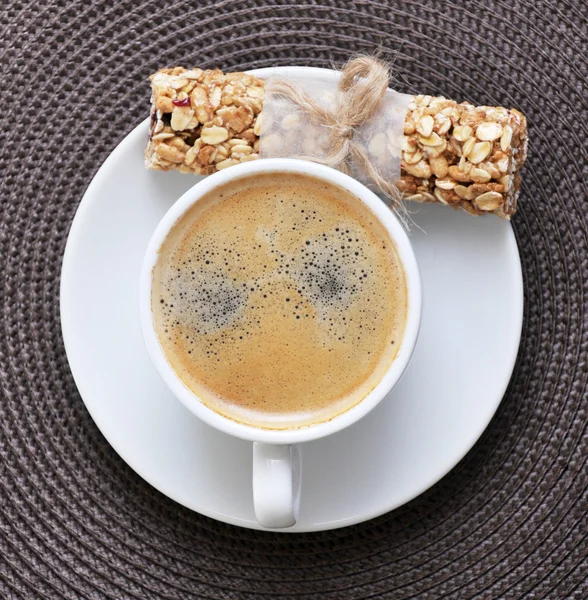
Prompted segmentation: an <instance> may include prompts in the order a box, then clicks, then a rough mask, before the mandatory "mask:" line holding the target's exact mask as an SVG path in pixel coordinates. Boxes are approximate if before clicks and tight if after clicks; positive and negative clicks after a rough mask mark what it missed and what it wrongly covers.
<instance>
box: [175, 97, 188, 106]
mask: <svg viewBox="0 0 588 600" xmlns="http://www.w3.org/2000/svg"><path fill="white" fill-rule="evenodd" d="M172 104H173V105H174V106H190V98H189V97H188V98H184V99H183V100H172Z"/></svg>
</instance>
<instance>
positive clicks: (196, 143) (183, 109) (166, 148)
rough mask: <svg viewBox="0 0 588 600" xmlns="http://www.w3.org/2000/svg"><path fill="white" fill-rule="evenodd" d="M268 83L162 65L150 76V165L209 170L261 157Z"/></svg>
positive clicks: (242, 75)
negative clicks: (261, 126) (261, 127)
mask: <svg viewBox="0 0 588 600" xmlns="http://www.w3.org/2000/svg"><path fill="white" fill-rule="evenodd" d="M264 86H265V82H264V81H263V80H262V79H258V78H257V77H253V76H251V75H247V74H246V73H223V72H222V71H219V70H218V69H215V70H209V71H203V70H202V69H190V70H188V69H184V68H182V67H175V68H173V69H161V70H160V71H158V72H157V73H155V74H154V75H152V76H151V89H152V96H151V126H150V132H149V143H148V145H147V149H146V151H145V164H146V166H147V167H148V168H149V169H160V170H164V171H167V170H169V169H177V170H180V171H182V172H183V173H195V174H197V175H210V174H211V173H214V172H215V171H219V170H221V169H225V168H226V167H230V166H232V165H236V164H237V163H239V162H246V161H248V160H255V159H256V158H259V154H258V153H257V150H258V147H259V131H258V127H257V119H258V117H259V113H260V112H261V108H262V104H263V96H264Z"/></svg>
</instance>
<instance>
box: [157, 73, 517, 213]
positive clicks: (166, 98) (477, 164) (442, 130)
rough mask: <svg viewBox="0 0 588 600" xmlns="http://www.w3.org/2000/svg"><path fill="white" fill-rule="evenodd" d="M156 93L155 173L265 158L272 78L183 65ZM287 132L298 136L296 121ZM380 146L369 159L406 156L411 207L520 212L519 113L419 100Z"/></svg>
mask: <svg viewBox="0 0 588 600" xmlns="http://www.w3.org/2000/svg"><path fill="white" fill-rule="evenodd" d="M151 86H152V99H151V102H152V107H151V124H150V134H149V143H148V145H147V149H146V152H145V159H146V166H147V167H148V168H150V169H160V170H169V169H174V170H179V171H181V172H184V173H195V174H199V175H208V174H211V173H214V172H215V171H218V170H221V169H224V168H226V167H230V166H232V165H236V164H238V163H240V162H246V161H250V160H255V159H256V158H259V144H260V134H261V129H262V125H263V115H262V114H261V113H262V108H263V101H264V95H265V82H264V80H262V79H259V78H257V77H254V76H252V75H248V74H246V73H223V72H222V71H220V70H217V69H215V70H208V71H205V70H202V69H191V70H188V69H184V68H182V67H175V68H172V69H161V70H160V71H158V72H157V73H155V74H154V75H153V76H152V77H151ZM292 120H293V119H292ZM280 126H281V127H283V128H284V132H283V133H284V135H293V132H292V129H293V128H294V129H295V127H296V123H290V122H289V121H288V122H285V123H281V125H280ZM272 135H276V134H275V126H274V128H273V129H272ZM380 138H381V139H380ZM376 141H377V142H378V143H377V144H376V143H375V142H376ZM372 142H373V143H370V144H368V148H367V149H366V150H367V151H368V152H369V153H371V154H373V152H374V149H375V148H379V147H380V146H381V143H384V144H390V145H391V148H389V149H388V152H389V153H391V154H394V153H397V152H401V153H402V160H401V163H400V169H401V171H400V179H399V180H398V181H397V182H396V185H397V187H398V189H399V190H400V192H402V194H403V196H404V197H405V198H406V199H408V200H413V201H418V202H435V203H441V204H446V205H449V206H452V207H454V208H460V207H461V208H463V209H464V210H466V211H468V212H469V213H471V214H476V215H479V214H484V213H492V214H496V215H498V216H500V217H504V218H510V217H511V216H512V215H513V214H514V212H515V210H516V199H517V193H518V190H519V186H520V169H521V167H522V165H523V163H524V161H525V158H526V148H527V128H526V119H525V117H524V116H523V114H522V113H520V112H519V111H518V110H516V109H506V108H502V107H489V106H474V105H472V104H470V103H467V102H462V103H457V102H454V101H452V100H447V99H445V98H442V97H431V96H423V95H419V96H413V97H412V99H411V101H410V103H409V105H408V110H407V112H406V117H405V120H404V135H403V136H402V138H401V140H392V139H387V138H386V136H385V135H383V134H378V139H377V140H372ZM318 143H320V140H317V144H318ZM398 143H399V144H400V146H401V148H398V147H397V145H398Z"/></svg>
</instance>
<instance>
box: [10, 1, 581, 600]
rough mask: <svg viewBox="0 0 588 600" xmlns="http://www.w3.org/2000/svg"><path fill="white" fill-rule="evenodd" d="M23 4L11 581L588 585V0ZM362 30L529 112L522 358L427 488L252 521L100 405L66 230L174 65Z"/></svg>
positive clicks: (162, 593) (527, 588)
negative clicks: (155, 481) (277, 521)
mask: <svg viewBox="0 0 588 600" xmlns="http://www.w3.org/2000/svg"><path fill="white" fill-rule="evenodd" d="M0 26H1V27H2V34H1V35H0V50H1V56H2V61H1V64H0V68H1V70H2V80H1V82H2V85H1V87H0V96H1V99H2V109H3V110H2V120H1V137H0V139H1V143H0V177H1V183H2V185H1V193H2V204H1V209H2V224H1V227H0V260H1V269H2V287H1V300H2V326H3V328H2V335H1V336H0V390H1V396H0V597H2V598H9V599H12V598H26V599H29V598H68V599H77V598H91V599H102V598H110V599H121V598H133V599H141V600H143V599H148V598H149V599H150V598H165V599H170V600H172V599H185V598H208V599H225V598H227V599H228V598H230V599H245V598H247V599H254V598H255V599H259V598H268V599H269V598H279V597H286V598H288V597H295V598H299V599H310V598H320V599H325V600H334V599H343V598H345V599H346V598H393V599H394V600H400V599H403V598H431V599H438V598H457V599H464V598H474V597H475V598H507V599H510V598H557V599H560V598H578V599H579V598H585V597H586V596H587V595H588V585H587V584H586V575H587V569H586V556H587V541H586V529H585V523H584V527H583V524H582V518H583V517H585V514H586V510H587V508H588V502H587V493H586V490H587V479H588V475H587V469H586V457H587V455H588V448H587V436H586V424H587V414H586V413H587V394H588V390H587V379H588V362H587V357H588V317H587V312H588V311H587V304H588V249H587V245H588V238H587V218H586V216H587V214H588V201H587V194H586V176H587V174H588V172H587V171H588V170H587V166H586V165H587V150H586V148H587V146H586V140H587V138H588V103H587V100H586V93H587V85H586V82H587V78H588V62H587V58H586V57H587V55H588V41H587V40H588V33H587V28H588V5H587V4H586V3H585V2H582V1H580V0H578V1H576V2H573V1H568V0H551V1H544V2H538V1H533V0H515V1H506V0H494V1H491V0H486V1H481V0H477V1H468V2H465V1H463V2H455V1H453V2H442V1H439V0H419V1H393V2H392V1H391V2H384V1H381V2H368V1H365V0H363V1H362V0H358V1H356V2H336V1H334V0H320V1H317V0H298V1H296V2H294V1H289V0H269V1H265V2H264V1H262V0H247V1H243V2H241V1H236V0H222V1H217V2H214V1H212V0H206V1H204V0H199V1H198V2H164V1H162V0H152V1H146V2H141V3H137V2H130V1H118V2H106V1H94V2H88V3H86V2H68V1H67V0H47V1H45V2H32V1H31V2H24V1H12V2H9V3H8V4H5V5H4V8H3V10H2V12H1V14H0ZM357 52H379V53H380V54H381V56H383V57H384V58H387V59H390V60H391V61H393V65H394V73H395V76H396V79H397V85H396V87H397V88H398V89H399V90H401V91H404V92H421V93H428V94H443V95H445V96H448V97H451V98H455V99H458V100H463V99H469V100H471V101H472V102H474V103H476V104H500V105H505V106H516V107H518V108H520V109H521V110H522V111H523V112H524V113H525V114H526V115H527V117H528V119H529V125H530V146H529V159H528V163H527V166H526V167H525V170H524V185H523V190H522V194H521V198H520V210H519V213H518V214H517V215H516V217H515V218H514V221H513V223H514V228H515V232H516V236H517V240H518V244H519V248H520V253H521V259H522V264H523V271H524V279H525V296H526V301H525V321H524V327H523V334H522V342H521V348H520V352H519V357H518V362H517V366H516V369H515V373H514V375H513V378H512V382H511V385H510V387H509V390H508V393H507V394H506V397H505V398H504V400H503V402H502V405H501V407H500V409H499V411H498V413H497V414H496V416H495V418H494V420H493V421H492V423H491V425H490V426H489V428H488V429H487V431H486V432H485V434H484V435H483V437H482V439H481V440H480V441H479V442H478V444H477V445H476V446H475V447H474V449H473V450H472V451H471V452H470V453H469V454H468V455H467V456H466V458H465V459H464V460H463V461H462V462H461V463H460V464H459V465H458V466H457V467H456V468H455V469H454V470H453V471H452V472H451V473H450V474H449V475H447V476H446V477H445V478H444V479H443V480H442V481H441V482H439V483H438V484H437V485H435V486H434V487H433V488H432V489H430V490H429V491H428V492H426V493H425V494H423V495H422V496H420V497H419V498H417V499H416V500H414V501H412V502H411V503H409V504H407V505H405V506H403V507H401V508H400V509H398V510H396V511H394V512H392V513H390V514H387V515H385V516H383V517H380V518H378V519H376V520H374V521H370V522H367V523H364V524H362V525H357V526H354V527H350V528H347V529H341V530H336V531H331V532H323V533H319V534H304V535H284V534H275V533H263V532H255V531H249V530H241V529H238V528H235V527H232V526H229V525H224V524H221V523H217V522H215V521H212V520H210V519H208V518H205V517H202V516H200V515H198V514H195V513H192V512H190V511H189V510H187V509H184V508H182V507H180V506H178V505H177V504H175V503H174V502H172V501H171V500H168V499H167V498H166V497H164V496H162V495H161V494H160V493H158V492H157V491H155V490H154V489H153V488H151V487H150V486H149V485H148V484H146V483H145V482H144V481H143V480H142V479H140V478H139V476H137V475H136V474H135V473H134V472H133V471H132V470H131V469H130V468H129V467H128V466H127V465H126V464H125V463H124V462H123V461H122V460H121V459H120V458H119V457H118V456H117V455H116V454H115V452H114V451H113V450H112V449H111V448H110V446H109V445H108V444H107V443H106V441H105V440H104V438H103V437H102V435H101V434H100V432H99V431H98V429H97V428H96V426H95V425H94V423H93V422H92V420H91V418H90V417H89V415H88V413H87V412H86V409H85V408H84V405H83V403H82V401H81V399H80V397H79V395H78V392H77V390H76V387H75V385H74V382H73V379H72V376H71V373H70V371H69V368H68V364H67V360H66V357H65V352H64V348H63V342H62V338H61V330H60V322H59V275H60V268H61V261H62V256H63V251H64V247H65V242H66V237H67V233H68V230H69V227H70V224H71V221H72V218H73V216H74V213H75V211H76V208H77V206H78V204H79V202H80V200H81V198H82V195H83V193H84V191H85V189H86V187H87V185H88V183H89V182H90V180H91V179H92V176H93V175H94V173H95V172H96V170H97V169H98V167H99V166H100V164H101V163H102V161H103V160H104V159H105V158H106V156H108V154H109V153H110V151H111V150H112V149H113V148H114V147H115V146H116V144H117V143H118V142H119V141H120V140H121V139H122V138H123V137H124V136H125V135H126V134H127V133H128V132H129V131H130V130H131V129H132V128H133V127H134V126H135V125H136V124H137V123H139V122H140V121H141V120H142V119H143V118H144V117H145V116H146V115H147V114H148V109H149V106H148V101H149V87H148V81H147V77H148V75H149V74H150V73H152V72H154V71H155V70H156V69H157V68H159V67H162V66H165V65H169V66H171V65H176V64H182V65H186V66H188V65H194V66H201V67H212V66H217V67H221V68H224V69H234V70H244V69H251V68H256V67H266V66H272V65H292V64H294V65H309V66H321V67H324V66H331V65H337V64H340V63H342V62H343V61H345V60H346V59H347V58H348V57H349V56H350V55H351V54H353V53H357ZM488 218H491V217H488ZM463 308H464V310H470V309H471V307H463ZM496 310H498V311H507V310H508V306H501V307H499V306H497V307H496ZM482 318H483V317H482ZM456 360H458V361H459V363H460V364H461V365H463V368H464V369H467V368H468V362H469V361H472V360H476V357H475V356H465V355H464V356H463V357H456Z"/></svg>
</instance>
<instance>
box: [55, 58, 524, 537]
mask: <svg viewBox="0 0 588 600" xmlns="http://www.w3.org/2000/svg"><path fill="white" fill-rule="evenodd" d="M285 71H286V72H287V71H288V69H286V70H285ZM312 71H313V73H312V74H313V75H314V74H316V70H312ZM274 72H275V71H274ZM300 72H301V71H300V69H297V73H300ZM255 73H256V74H259V75H261V76H265V75H267V73H268V71H267V70H261V71H258V72H255ZM147 132H148V121H145V122H143V123H141V125H139V126H138V127H137V128H136V129H135V130H134V131H132V132H131V133H130V134H129V135H128V136H127V137H126V138H125V139H124V140H123V141H122V142H121V144H120V145H119V146H118V147H117V148H116V149H115V150H114V151H113V153H112V154H111V155H110V156H109V157H108V159H107V160H106V161H105V163H104V165H103V166H102V167H101V168H100V170H99V171H98V173H97V174H96V176H95V177H94V180H93V181H92V183H91V184H90V186H89V188H88V190H87V192H86V194H85V196H84V198H83V200H82V202H81V204H80V207H79V209H78V212H77V214H76V216H75V219H74V222H73V224H72V227H71V231H70V234H69V239H68V242H67V247H66V251H65V256H64V260H63V271H62V280H61V320H62V327H63V337H64V341H65V347H66V351H67V356H68V359H69V363H70V366H71V370H72V372H73V375H74V378H75V381H76V384H77V386H78V389H79V391H80V394H81V396H82V398H83V400H84V402H85V404H86V407H87V408H88V411H89V412H90V414H91V415H92V417H93V419H94V421H95V422H96V424H97V425H98V427H99V429H100V430H101V431H102V433H103V434H104V436H105V437H106V439H107V440H108V441H109V442H110V444H112V446H113V447H114V449H115V450H116V451H117V452H118V453H119V454H120V456H121V457H122V458H123V460H125V461H126V462H127V463H128V464H129V466H130V467H132V468H133V469H134V470H135V471H136V472H137V473H138V474H139V475H140V476H141V477H143V478H144V479H145V480H147V481H148V482H149V483H150V484H151V485H153V486H154V487H156V488H157V489H158V490H160V491H161V492H162V493H164V494H166V495H167V496H169V497H170V498H172V499H174V500H175V501H177V502H179V503H180V504H183V505H184V506H186V507H188V508H191V509H193V510H195V511H197V512H199V513H202V514H204V515H207V516H209V517H212V518H214V519H218V520H220V521H225V522H227V523H232V524H234V525H240V526H243V527H251V528H256V529H259V528H260V527H259V525H258V524H257V522H256V521H255V517H254V515H253V505H252V490H251V453H252V447H251V444H250V443H248V442H244V441H240V440H237V439H233V438H230V437H228V436H226V435H224V434H221V433H218V432H217V431H216V430H213V429H211V428H210V427H208V426H207V425H205V424H204V423H202V422H200V421H199V420H198V419H197V418H196V417H195V416H193V415H192V414H191V413H190V412H188V410H187V409H185V408H184V407H183V405H182V404H181V403H180V402H179V401H178V400H176V399H175V398H174V397H173V396H172V395H171V393H170V392H169V391H168V389H167V388H166V387H165V385H164V384H163V382H162V381H161V380H160V378H159V376H158V374H157V373H156V371H155V368H154V367H153V366H152V364H151V361H150V359H149V357H148V355H147V351H146V349H145V347H144V345H143V340H142V338H141V331H140V325H139V314H138V298H137V293H138V292H137V287H138V279H139V272H140V267H141V261H142V258H143V253H144V251H145V248H146V246H147V242H148V241H149V238H150V236H151V234H152V232H153V230H154V229H155V226H156V224H157V222H158V221H159V220H160V218H161V217H162V216H163V214H164V213H165V211H166V210H167V209H168V207H169V206H170V205H171V204H172V203H173V202H174V200H176V199H177V198H179V196H181V195H182V194H183V193H184V192H185V191H186V190H187V189H188V188H189V187H191V186H192V185H194V183H195V182H196V179H195V178H194V177H193V176H190V175H182V174H179V173H161V172H150V171H147V170H145V168H144V166H143V150H144V147H145V143H146V139H147ZM414 209H415V211H418V212H415V213H414V214H413V219H414V221H415V222H416V224H417V225H418V226H420V227H421V228H422V229H423V230H424V232H426V233H424V232H423V231H420V230H419V229H417V228H414V229H413V232H412V234H411V236H412V241H413V244H414V249H415V253H416V256H417V260H418V261H419V266H420V268H421V276H422V281H423V294H424V299H423V317H422V326H421V332H420V339H419V341H418V343H417V347H416V350H415V353H414V356H413V359H412V363H411V364H410V366H409V367H408V370H407V372H406V374H405V376H404V378H403V380H402V381H401V382H400V383H399V384H398V386H397V387H396V389H395V390H394V391H393V393H392V394H391V395H390V396H389V397H388V398H387V399H386V400H385V401H384V402H383V403H382V405H381V406H380V407H379V408H378V409H376V410H375V411H374V412H373V413H371V414H370V415H368V416H367V417H366V418H364V419H363V421H361V422H360V423H358V424H356V425H354V426H352V427H351V428H349V429H348V430H346V431H343V432H341V433H338V434H335V435H333V436H331V437H330V438H326V439H323V440H319V441H316V442H311V443H308V444H305V445H304V447H303V456H304V458H303V460H304V469H303V481H302V502H301V513H300V519H299V522H298V524H297V525H296V526H295V527H293V528H291V529H289V530H288V531H296V532H302V531H316V530H321V529H332V528H336V527H343V526H346V525H351V524H354V523H358V522H361V521H364V520H367V519H371V518H373V517H376V516H378V515H381V514H382V513H385V512H387V511H390V510H392V509H394V508H396V507H398V506H400V505H402V504H404V503H405V502H408V501H409V500H411V499H412V498H414V497H415V496H417V495H418V494H420V493H422V492H423V491H424V490H426V489H427V488H429V487H430V486H432V485H433V484H434V483H435V482H437V481H438V480H439V479H440V478H441V477H443V476H444V475H445V474H446V473H447V472H448V471H449V470H450V469H451V468H453V467H454V466H455V465H456V464H457V463H458V462H459V460H460V459H461V458H462V457H463V456H464V455H465V454H466V453H467V452H468V450H470V448H471V447H472V446H473V444H474V443H475V442H476V440H477V439H478V438H479V437H480V435H481V434H482V432H483V431H484V429H485V428H486V426H487V425H488V423H489V421H490V419H491V418H492V416H493V415H494V412H495V411H496V409H497V407H498V405H499V403H500V400H501V399H502V396H503V394H504V392H505V390H506V386H507V384H508V381H509V378H510V375H511V373H512V369H513V367H514V363H515V359H516V354H517V349H518V345H519V340H520V333H521V325H522V317H523V287H522V275H521V268H520V261H519V256H518V251H517V246H516V242H515V238H514V235H513V232H512V228H511V226H510V224H509V223H508V222H505V221H502V220H500V219H498V218H495V217H479V218H475V217H471V216H470V215H468V214H466V213H463V212H454V211H452V210H450V209H448V208H446V207H441V206H434V205H426V206H421V207H419V206H418V205H415V206H414Z"/></svg>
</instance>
